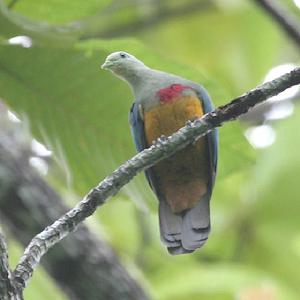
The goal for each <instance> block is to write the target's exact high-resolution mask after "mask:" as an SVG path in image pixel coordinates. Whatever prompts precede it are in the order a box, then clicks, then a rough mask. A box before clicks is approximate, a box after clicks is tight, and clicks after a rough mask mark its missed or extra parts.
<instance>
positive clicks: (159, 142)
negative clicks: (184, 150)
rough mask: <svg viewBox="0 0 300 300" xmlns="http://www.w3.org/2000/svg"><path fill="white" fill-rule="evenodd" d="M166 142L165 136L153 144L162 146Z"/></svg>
mask: <svg viewBox="0 0 300 300" xmlns="http://www.w3.org/2000/svg"><path fill="white" fill-rule="evenodd" d="M167 140H168V137H167V136H165V135H162V136H160V137H159V138H158V139H157V140H155V141H154V142H153V145H154V146H159V145H162V144H164V143H165V142H166V141H167Z"/></svg>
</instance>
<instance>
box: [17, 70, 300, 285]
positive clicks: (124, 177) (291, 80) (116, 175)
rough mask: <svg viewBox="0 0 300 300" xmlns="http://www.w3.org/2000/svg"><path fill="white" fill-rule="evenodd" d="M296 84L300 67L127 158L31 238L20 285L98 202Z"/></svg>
mask: <svg viewBox="0 0 300 300" xmlns="http://www.w3.org/2000/svg"><path fill="white" fill-rule="evenodd" d="M296 84H300V67H298V68H296V69H294V70H293V71H291V72H290V73H286V74H284V75H282V76H281V77H278V78H277V79H275V80H272V81H270V82H267V83H264V84H262V85H260V86H258V87H257V88H256V89H253V90H251V91H249V92H248V93H246V94H244V95H242V96H240V97H238V98H236V99H234V100H233V101H232V102H230V103H229V104H226V105H224V106H221V107H219V108H217V109H216V110H214V111H212V112H211V113H208V114H206V115H205V116H204V117H202V118H201V119H197V120H195V121H194V122H189V123H188V124H187V125H186V126H185V127H183V128H181V129H180V130H179V131H177V132H176V133H174V134H173V135H171V136H170V137H168V138H165V139H160V140H158V141H157V142H156V143H155V144H154V145H152V146H151V147H150V148H148V149H145V150H144V151H142V152H140V153H138V154H137V155H135V156H134V157H133V158H131V159H130V160H128V161H126V162H125V163H124V164H123V165H121V166H120V167H119V168H117V169H116V170H115V171H114V172H113V173H112V174H110V175H109V176H107V177H106V178H105V179H104V180H103V181H102V182H101V183H100V184H99V185H98V186H97V187H95V188H93V189H92V190H91V191H90V192H89V193H88V194H87V195H86V196H85V197H84V199H83V200H82V201H81V202H79V203H78V204H77V205H76V206H75V207H74V208H73V209H72V210H70V211H69V212H68V213H66V214H65V215H63V216H62V217H61V218H59V219H58V220H57V221H56V222H54V223H53V224H52V225H50V226H49V227H47V228H46V229H45V230H44V231H42V232H41V233H39V234H38V235H36V236H35V237H34V238H33V239H32V241H31V242H30V244H29V245H28V247H27V248H26V249H25V252H24V255H23V256H22V258H21V260H20V262H19V264H18V265H17V267H16V269H15V271H14V276H15V279H16V280H17V283H18V284H19V288H20V289H22V288H24V287H25V285H26V283H27V282H28V280H29V279H30V277H31V276H32V274H33V271H34V269H35V268H36V267H37V265H38V263H39V261H40V259H41V258H42V256H43V255H44V254H45V253H46V252H47V251H48V250H49V249H50V248H51V247H53V246H54V245H55V244H56V243H58V242H59V241H60V240H62V239H63V238H64V237H66V236H67V235H68V234H69V233H70V232H72V231H73V230H75V228H76V227H77V226H78V224H79V223H81V222H82V221H83V220H85V219H86V218H87V217H89V216H90V215H92V214H93V213H94V212H95V210H96V208H97V207H98V206H100V205H102V204H104V203H105V201H106V199H107V198H108V197H110V196H113V195H115V194H116V193H117V192H118V191H119V190H120V189H121V187H123V186H124V185H125V184H126V183H128V182H129V181H130V180H131V179H132V178H133V177H134V176H135V175H136V174H137V173H139V172H141V171H143V170H145V169H147V168H149V167H151V166H153V165H154V164H156V163H157V162H159V161H160V160H162V159H164V158H166V157H169V156H171V155H172V154H174V153H175V152H177V151H179V150H181V149H183V148H185V147H186V146H187V145H188V144H190V143H192V142H193V141H195V140H196V139H198V138H200V137H201V136H203V135H205V134H207V133H208V132H209V131H210V130H212V129H213V128H214V127H218V126H221V125H222V124H223V123H224V122H227V121H230V120H234V119H236V118H237V117H239V116H240V115H242V114H244V113H246V112H247V111H248V110H249V109H250V108H251V107H253V106H255V105H256V104H258V103H261V102H263V101H264V100H266V99H267V98H269V97H272V96H275V95H277V94H279V93H280V92H282V91H284V90H286V89H287V88H289V87H291V86H293V85H296Z"/></svg>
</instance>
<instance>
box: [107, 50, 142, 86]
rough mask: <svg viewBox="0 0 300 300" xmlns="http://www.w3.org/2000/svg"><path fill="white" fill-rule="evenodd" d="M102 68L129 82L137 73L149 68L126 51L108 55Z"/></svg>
mask: <svg viewBox="0 0 300 300" xmlns="http://www.w3.org/2000/svg"><path fill="white" fill-rule="evenodd" d="M101 68H102V69H105V70H109V71H111V72H113V73H114V74H115V75H117V76H119V77H121V78H122V79H125V80H127V79H129V78H128V77H130V76H132V75H133V74H134V73H137V72H138V71H139V70H140V69H145V68H147V67H146V66H145V65H144V64H143V63H142V62H141V61H140V60H138V59H137V58H135V57H134V56H133V55H131V54H129V53H127V52H124V51H118V52H113V53H111V54H110V55H108V56H107V58H106V60H105V62H104V64H103V65H102V66H101Z"/></svg>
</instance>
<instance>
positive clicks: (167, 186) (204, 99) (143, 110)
mask: <svg viewBox="0 0 300 300" xmlns="http://www.w3.org/2000/svg"><path fill="white" fill-rule="evenodd" d="M102 68H103V69H107V70H110V71H111V72H112V73H113V74H115V75H116V76H118V77H120V78H121V79H123V80H125V81H126V82H127V83H128V84H129V85H130V87H131V89H132V92H133V94H134V97H135V102H134V103H133V105H132V108H131V111H130V124H131V131H132V134H133V138H134V141H135V145H136V148H137V150H138V151H142V150H143V149H145V148H147V147H149V146H151V144H152V143H153V142H154V141H156V140H157V139H158V138H160V137H161V136H162V135H163V136H169V135H171V134H173V133H174V132H176V131H177V130H178V129H179V128H181V127H183V126H184V125H186V123H187V122H188V121H189V120H190V121H192V120H195V119H196V118H199V117H201V116H202V115H204V114H205V113H207V112H210V111H212V110H213V106H212V103H211V100H210V97H209V95H208V94H207V92H206V90H205V89H204V88H203V87H202V86H201V85H199V84H197V83H195V82H192V81H190V80H187V79H184V78H181V77H179V76H175V75H172V74H168V73H165V72H161V71H157V70H153V69H151V68H149V67H147V66H146V65H145V64H144V63H142V62H141V61H140V60H138V59H137V58H135V57H134V56H133V55H130V54H128V53H126V52H123V51H120V52H114V53H112V54H110V55H109V56H108V57H107V58H106V60H105V63H104V64H103V65H102ZM217 152H218V133H217V130H216V129H214V130H213V131H211V132H210V133H208V134H207V135H206V136H205V137H202V138H200V139H199V140H198V141H197V142H195V143H194V144H192V145H190V146H188V147H186V148H185V149H183V150H181V151H179V152H177V153H176V154H174V155H173V156H171V157H170V158H167V159H165V160H163V161H161V162H159V163H158V164H156V165H155V166H153V167H152V168H150V169H148V170H147V171H146V172H145V173H146V177H147V179H148V181H149V184H150V186H151V188H152V190H153V191H154V193H155V194H156V196H157V198H158V200H159V223H160V235H161V240H162V242H163V243H164V244H165V245H166V247H167V248H168V251H169V253H171V254H182V253H190V252H193V251H194V250H196V249H197V248H200V247H202V246H203V244H204V243H205V242H206V240H207V239H208V235H209V232H210V209H209V201H210V198H211V194H212V189H213V186H214V181H215V176H216V169H217V155H218V153H217Z"/></svg>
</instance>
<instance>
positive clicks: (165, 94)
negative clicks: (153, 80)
mask: <svg viewBox="0 0 300 300" xmlns="http://www.w3.org/2000/svg"><path fill="white" fill-rule="evenodd" d="M186 89H191V87H190V86H187V85H182V84H178V83H176V84H172V85H170V86H168V87H166V88H163V89H160V90H159V91H158V92H157V93H156V96H157V97H159V99H160V102H162V103H169V102H172V101H173V100H174V99H175V98H176V97H179V96H180V95H181V92H182V91H183V90H186Z"/></svg>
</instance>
